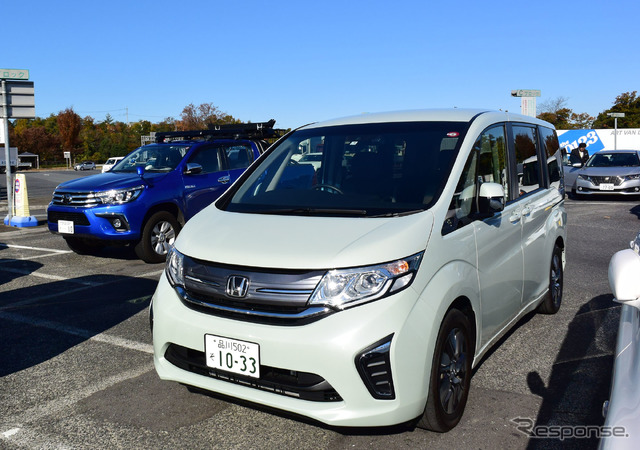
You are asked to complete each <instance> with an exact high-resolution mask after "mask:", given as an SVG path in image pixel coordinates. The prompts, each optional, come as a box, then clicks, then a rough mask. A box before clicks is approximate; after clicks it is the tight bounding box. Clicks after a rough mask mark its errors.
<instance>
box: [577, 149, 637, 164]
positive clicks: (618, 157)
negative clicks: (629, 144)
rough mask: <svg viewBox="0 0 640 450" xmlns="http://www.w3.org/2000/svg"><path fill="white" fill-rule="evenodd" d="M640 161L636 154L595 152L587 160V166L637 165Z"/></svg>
mask: <svg viewBox="0 0 640 450" xmlns="http://www.w3.org/2000/svg"><path fill="white" fill-rule="evenodd" d="M639 165H640V161H639V160H638V154H637V153H635V152H633V153H631V152H629V153H602V152H598V153H595V154H594V155H593V156H592V157H591V159H589V161H587V167H638V166H639Z"/></svg>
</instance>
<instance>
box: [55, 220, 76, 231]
mask: <svg viewBox="0 0 640 450" xmlns="http://www.w3.org/2000/svg"><path fill="white" fill-rule="evenodd" d="M58 232H59V233H66V234H73V222H72V221H71V220H58Z"/></svg>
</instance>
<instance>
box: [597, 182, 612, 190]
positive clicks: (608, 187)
mask: <svg viewBox="0 0 640 450" xmlns="http://www.w3.org/2000/svg"><path fill="white" fill-rule="evenodd" d="M600 190H601V191H613V183H600Z"/></svg>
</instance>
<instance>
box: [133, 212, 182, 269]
mask: <svg viewBox="0 0 640 450" xmlns="http://www.w3.org/2000/svg"><path fill="white" fill-rule="evenodd" d="M179 232H180V223H178V220H177V219H176V218H175V217H174V216H173V214H171V213H169V212H167V211H159V212H157V213H155V214H154V215H152V216H151V217H150V218H149V220H148V221H147V223H146V224H145V225H144V228H143V229H142V237H141V238H140V242H138V244H137V245H136V246H135V251H136V255H138V257H139V258H140V259H142V260H143V261H144V262H147V263H161V262H164V260H165V259H166V257H167V252H168V251H169V249H170V248H171V246H172V245H173V243H174V242H175V240H176V237H178V233H179Z"/></svg>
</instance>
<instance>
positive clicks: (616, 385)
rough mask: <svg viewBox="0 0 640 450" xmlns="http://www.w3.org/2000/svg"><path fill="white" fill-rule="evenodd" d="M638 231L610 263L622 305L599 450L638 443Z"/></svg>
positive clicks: (611, 282) (612, 283)
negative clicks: (627, 245) (625, 247)
mask: <svg viewBox="0 0 640 450" xmlns="http://www.w3.org/2000/svg"><path fill="white" fill-rule="evenodd" d="M639 275H640V233H639V234H638V236H636V238H635V240H633V241H631V248H629V249H626V250H621V251H619V252H617V253H616V254H615V255H613V257H612V258H611V262H610V263H609V285H610V286H611V291H612V292H613V295H614V297H615V301H616V302H618V303H621V304H622V309H621V311H620V325H619V327H618V340H617V343H616V353H615V355H616V358H615V362H614V366H613V375H612V381H611V393H610V396H609V401H607V402H605V405H604V408H603V413H604V414H605V426H604V428H603V429H602V431H603V433H602V440H601V441H600V448H601V449H614V448H615V449H636V448H638V447H639V446H640V384H639V383H638V380H640V283H638V276H639Z"/></svg>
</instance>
